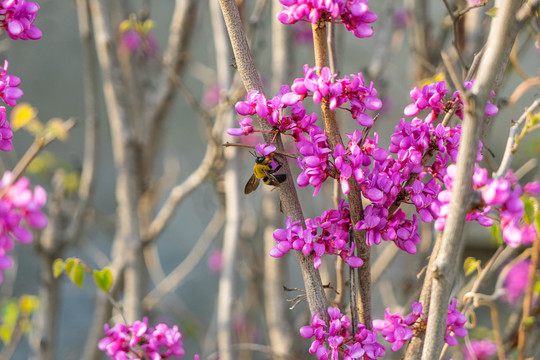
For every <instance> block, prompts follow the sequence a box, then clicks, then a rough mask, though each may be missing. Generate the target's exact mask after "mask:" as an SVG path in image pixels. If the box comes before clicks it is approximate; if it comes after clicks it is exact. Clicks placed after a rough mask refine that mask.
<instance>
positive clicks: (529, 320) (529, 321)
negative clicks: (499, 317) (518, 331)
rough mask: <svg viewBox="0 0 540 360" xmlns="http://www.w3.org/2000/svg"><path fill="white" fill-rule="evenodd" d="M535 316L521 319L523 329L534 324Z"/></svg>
mask: <svg viewBox="0 0 540 360" xmlns="http://www.w3.org/2000/svg"><path fill="white" fill-rule="evenodd" d="M534 320H535V317H534V316H528V317H526V318H525V319H523V325H524V326H525V329H527V328H529V327H531V326H532V325H533V324H534Z"/></svg>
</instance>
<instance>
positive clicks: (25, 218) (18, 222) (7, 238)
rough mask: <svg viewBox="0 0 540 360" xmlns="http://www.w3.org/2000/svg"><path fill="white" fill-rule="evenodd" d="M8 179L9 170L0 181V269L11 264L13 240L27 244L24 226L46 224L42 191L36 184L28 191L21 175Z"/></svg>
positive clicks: (26, 228)
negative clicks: (10, 251)
mask: <svg viewBox="0 0 540 360" xmlns="http://www.w3.org/2000/svg"><path fill="white" fill-rule="evenodd" d="M6 123H7V122H6ZM11 179H12V175H11V173H9V172H6V173H4V176H3V177H2V180H1V181H0V190H1V191H4V195H3V196H2V198H1V199H0V270H4V269H7V268H9V267H11V259H10V258H9V257H8V256H7V255H6V253H7V251H9V250H12V249H13V240H16V241H19V242H21V243H30V242H32V233H31V231H30V230H29V229H28V227H32V228H35V229H43V228H44V227H45V226H47V216H46V215H45V214H43V213H42V212H41V208H42V207H43V206H45V203H46V202H47V193H46V192H45V190H44V189H43V188H42V187H40V186H36V187H35V188H34V190H33V191H32V190H31V189H30V181H29V180H28V178H25V177H23V178H21V179H19V180H18V181H17V182H15V183H14V184H9V183H10V182H11ZM6 187H7V188H6ZM0 283H1V273H0Z"/></svg>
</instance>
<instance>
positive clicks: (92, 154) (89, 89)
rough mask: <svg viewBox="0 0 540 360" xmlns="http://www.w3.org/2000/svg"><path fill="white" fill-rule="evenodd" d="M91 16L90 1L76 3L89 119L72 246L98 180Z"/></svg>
mask: <svg viewBox="0 0 540 360" xmlns="http://www.w3.org/2000/svg"><path fill="white" fill-rule="evenodd" d="M88 15H89V14H88V1H87V0H77V17H78V22H79V34H80V37H81V42H82V45H83V61H84V69H85V70H84V88H85V90H86V91H85V95H84V109H85V110H84V112H85V114H86V117H85V121H84V158H83V164H82V172H81V180H80V185H79V200H78V203H77V208H76V209H75V213H74V215H73V218H72V220H71V223H70V224H69V227H68V229H67V234H66V239H67V240H68V241H71V242H74V241H76V240H77V239H78V238H79V236H80V233H81V231H82V224H83V220H84V218H85V215H86V210H87V209H88V205H89V202H90V199H91V198H92V196H93V194H94V185H95V180H96V175H95V168H96V156H97V146H96V142H97V125H98V121H97V109H98V101H97V93H98V85H97V75H96V66H97V65H96V61H95V60H94V52H93V51H92V32H91V30H90V23H89V16H88Z"/></svg>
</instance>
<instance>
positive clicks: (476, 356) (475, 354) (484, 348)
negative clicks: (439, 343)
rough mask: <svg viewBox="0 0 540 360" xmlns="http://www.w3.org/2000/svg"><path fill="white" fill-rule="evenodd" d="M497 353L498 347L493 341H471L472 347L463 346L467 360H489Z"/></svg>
mask: <svg viewBox="0 0 540 360" xmlns="http://www.w3.org/2000/svg"><path fill="white" fill-rule="evenodd" d="M496 352H497V345H495V343H494V342H493V341H492V340H489V339H484V340H471V346H470V347H469V346H466V345H464V346H463V353H464V354H465V360H489V359H490V358H491V357H492V356H493V355H495V353H496Z"/></svg>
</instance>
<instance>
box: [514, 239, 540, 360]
mask: <svg viewBox="0 0 540 360" xmlns="http://www.w3.org/2000/svg"><path fill="white" fill-rule="evenodd" d="M539 255H540V237H539V236H536V239H535V240H534V243H533V247H532V254H531V263H530V265H529V274H528V281H527V288H526V290H525V297H524V299H523V316H522V317H521V323H520V324H519V333H518V360H524V359H525V349H526V344H527V335H528V332H529V331H530V329H529V328H527V325H526V323H527V321H528V320H529V317H530V316H531V308H532V304H533V296H534V293H535V292H534V287H535V281H536V269H537V268H538V258H539Z"/></svg>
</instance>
